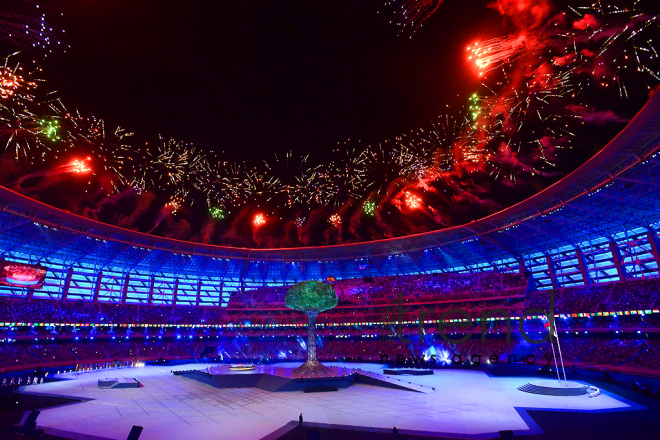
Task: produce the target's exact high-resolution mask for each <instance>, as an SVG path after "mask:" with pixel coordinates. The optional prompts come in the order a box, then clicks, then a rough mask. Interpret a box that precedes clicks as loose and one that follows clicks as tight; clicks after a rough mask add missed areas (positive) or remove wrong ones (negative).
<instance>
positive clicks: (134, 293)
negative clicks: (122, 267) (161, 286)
mask: <svg viewBox="0 0 660 440" xmlns="http://www.w3.org/2000/svg"><path fill="white" fill-rule="evenodd" d="M150 288H151V274H148V273H142V272H131V273H130V276H129V278H128V290H127V291H126V303H127V304H136V303H137V304H147V303H148V302H149V289H150Z"/></svg>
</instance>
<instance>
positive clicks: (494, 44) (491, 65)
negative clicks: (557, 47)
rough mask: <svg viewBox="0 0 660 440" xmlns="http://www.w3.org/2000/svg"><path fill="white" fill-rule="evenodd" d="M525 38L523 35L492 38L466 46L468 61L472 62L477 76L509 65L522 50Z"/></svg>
mask: <svg viewBox="0 0 660 440" xmlns="http://www.w3.org/2000/svg"><path fill="white" fill-rule="evenodd" d="M526 42H527V38H526V37H525V36H524V35H518V36H507V37H501V38H492V39H490V40H486V41H482V42H476V43H474V44H472V45H471V46H468V48H467V51H468V52H469V54H470V55H469V56H468V60H472V61H473V62H474V65H475V66H476V68H477V72H478V74H479V76H482V75H483V74H484V73H486V72H489V71H491V70H493V69H497V68H498V67H500V66H501V65H502V64H504V63H510V62H511V61H513V60H514V59H515V58H516V56H517V55H518V54H519V53H520V52H521V51H522V50H523V48H524V47H525V43H526Z"/></svg>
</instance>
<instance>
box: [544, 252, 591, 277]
mask: <svg viewBox="0 0 660 440" xmlns="http://www.w3.org/2000/svg"><path fill="white" fill-rule="evenodd" d="M550 256H551V257H552V260H553V261H554V263H555V276H556V278H557V282H558V283H559V286H560V287H570V286H582V285H584V284H585V283H584V280H583V279H582V272H581V271H580V262H579V260H578V257H577V251H576V249H575V248H574V247H573V246H564V247H562V248H560V249H558V250H557V251H555V252H552V253H550Z"/></svg>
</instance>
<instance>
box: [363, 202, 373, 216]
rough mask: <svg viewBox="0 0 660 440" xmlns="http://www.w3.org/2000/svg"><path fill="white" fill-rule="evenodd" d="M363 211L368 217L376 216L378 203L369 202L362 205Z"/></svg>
mask: <svg viewBox="0 0 660 440" xmlns="http://www.w3.org/2000/svg"><path fill="white" fill-rule="evenodd" d="M362 210H363V211H364V213H365V214H366V215H374V214H375V213H376V202H372V201H370V200H367V201H366V202H364V203H363V204H362Z"/></svg>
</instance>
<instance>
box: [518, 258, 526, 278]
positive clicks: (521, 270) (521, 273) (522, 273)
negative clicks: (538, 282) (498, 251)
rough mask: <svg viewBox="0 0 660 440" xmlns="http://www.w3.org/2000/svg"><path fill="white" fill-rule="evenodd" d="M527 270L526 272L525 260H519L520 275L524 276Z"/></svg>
mask: <svg viewBox="0 0 660 440" xmlns="http://www.w3.org/2000/svg"><path fill="white" fill-rule="evenodd" d="M525 270H526V269H525V260H523V259H522V258H518V273H519V274H520V275H524V274H525Z"/></svg>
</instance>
